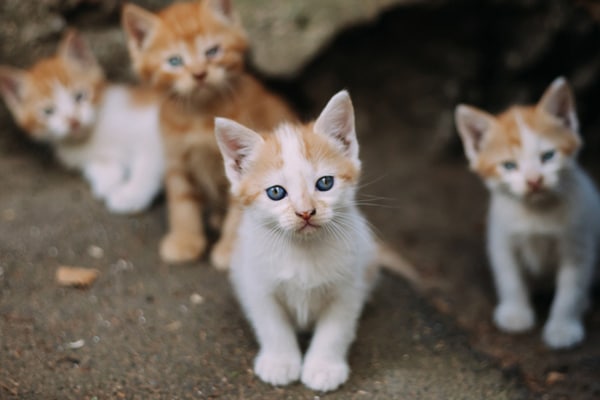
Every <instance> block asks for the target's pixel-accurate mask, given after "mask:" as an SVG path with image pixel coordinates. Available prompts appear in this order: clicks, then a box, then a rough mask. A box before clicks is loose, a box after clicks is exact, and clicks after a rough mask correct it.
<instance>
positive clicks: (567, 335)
mask: <svg viewBox="0 0 600 400" xmlns="http://www.w3.org/2000/svg"><path fill="white" fill-rule="evenodd" d="M584 337H585V329H584V328H583V324H582V323H581V321H576V320H559V319H555V320H550V321H548V322H547V323H546V325H545V326H544V333H543V339H544V342H545V343H546V344H547V345H548V346H549V347H551V348H553V349H562V348H567V347H573V346H575V345H576V344H578V343H579V342H581V341H582V340H583V338H584Z"/></svg>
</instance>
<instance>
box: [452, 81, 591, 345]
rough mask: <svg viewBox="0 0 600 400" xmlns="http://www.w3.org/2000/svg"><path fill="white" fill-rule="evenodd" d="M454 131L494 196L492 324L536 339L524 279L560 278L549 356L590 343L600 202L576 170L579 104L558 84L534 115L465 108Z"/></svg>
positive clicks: (522, 109)
mask: <svg viewBox="0 0 600 400" xmlns="http://www.w3.org/2000/svg"><path fill="white" fill-rule="evenodd" d="M456 125H457V128H458V131H459V133H460V136H461V138H462V141H463V144H464V148H465V153H466V155H467V158H468V159H469V162H470V166H471V169H472V170H473V171H475V172H476V173H477V174H479V175H480V176H481V178H482V179H483V180H484V182H485V184H486V185H487V187H488V189H489V190H490V194H491V203H490V209H489V215H488V235H487V236H488V237H487V242H488V254H489V258H490V264H491V267H492V272H493V275H494V279H495V283H496V289H497V294H498V301H499V303H498V305H497V307H496V309H495V311H494V322H495V323H496V325H497V326H498V327H499V328H500V329H501V330H503V331H506V332H521V331H526V330H529V329H531V328H532V327H533V325H534V323H535V314H534V310H533V308H532V306H531V303H530V299H529V291H528V287H527V282H526V281H525V276H526V275H528V276H534V277H542V276H549V277H551V278H553V280H554V281H555V285H556V292H555V294H554V299H553V302H552V306H551V309H550V314H549V317H548V320H547V321H546V324H545V325H544V330H543V339H544V342H545V343H546V344H547V345H548V346H549V347H551V348H555V349H557V348H565V347H571V346H573V345H576V344H577V343H579V342H581V341H582V340H583V338H584V336H585V331H584V327H583V321H582V318H583V314H584V311H585V310H586V307H587V306H588V302H589V298H588V297H589V291H590V286H591V283H592V279H593V276H594V269H595V263H596V260H597V258H596V255H597V250H598V247H597V246H598V240H599V239H600V212H599V210H600V197H599V195H598V192H597V190H596V188H595V186H594V184H593V183H592V181H591V179H590V178H589V177H588V175H587V174H586V173H585V172H584V171H583V170H582V169H581V167H580V166H579V165H578V163H577V161H576V157H577V153H578V151H579V149H580V147H581V137H580V135H579V129H578V121H577V115H576V110H575V101H574V97H573V94H572V92H571V89H570V87H569V85H568V83H567V81H566V80H565V79H564V78H558V79H556V80H555V81H554V82H553V83H552V84H551V85H550V87H549V88H548V89H547V90H546V92H545V93H544V95H543V96H542V98H541V100H540V101H539V103H538V104H537V105H535V106H515V107H512V108H510V109H508V110H507V111H505V112H504V113H502V114H500V115H498V116H493V115H491V114H488V113H486V112H484V111H481V110H478V109H476V108H474V107H471V106H466V105H459V106H458V107H457V109H456Z"/></svg>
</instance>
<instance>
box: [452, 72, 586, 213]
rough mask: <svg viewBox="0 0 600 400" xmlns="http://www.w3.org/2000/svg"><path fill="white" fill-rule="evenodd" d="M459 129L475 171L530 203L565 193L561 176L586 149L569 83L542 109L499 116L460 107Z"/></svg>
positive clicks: (556, 87) (554, 89) (555, 88)
mask: <svg viewBox="0 0 600 400" xmlns="http://www.w3.org/2000/svg"><path fill="white" fill-rule="evenodd" d="M456 126H457V128H458V131H459V133H460V136H461V138H462V141H463V145H464V149H465V153H466V155H467V158H468V159H469V162H470V166H471V169H472V170H474V171H475V172H477V173H478V174H479V175H480V176H481V177H482V178H483V179H484V180H485V182H486V184H487V185H488V187H490V189H493V190H501V191H503V192H505V193H509V194H511V195H513V196H516V197H517V198H521V199H526V200H532V201H535V200H536V199H542V198H545V197H547V195H549V194H550V195H551V194H553V193H558V192H560V186H561V176H562V174H563V172H564V171H566V170H568V169H569V168H570V166H571V165H573V163H574V160H575V157H576V156H577V152H578V150H579V148H580V147H581V138H580V136H579V133H578V121H577V115H576V111H575V101H574V97H573V93H572V92H571V89H570V87H569V84H568V83H567V81H566V80H565V79H564V78H557V79H556V80H555V81H554V82H553V83H552V84H551V85H550V87H549V88H548V89H547V90H546V92H545V93H544V95H543V96H542V98H541V100H540V101H539V102H538V104H536V105H534V106H516V107H512V108H510V109H508V110H507V111H505V112H504V113H502V114H500V115H498V116H493V115H491V114H488V113H486V112H485V111H482V110H478V109H476V108H475V107H471V106H466V105H459V106H458V107H457V108H456Z"/></svg>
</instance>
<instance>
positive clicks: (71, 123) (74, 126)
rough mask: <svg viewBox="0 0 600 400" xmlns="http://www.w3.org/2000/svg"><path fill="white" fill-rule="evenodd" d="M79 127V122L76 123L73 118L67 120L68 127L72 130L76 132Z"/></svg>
mask: <svg viewBox="0 0 600 400" xmlns="http://www.w3.org/2000/svg"><path fill="white" fill-rule="evenodd" d="M80 125H81V124H80V123H79V121H78V120H77V119H75V118H69V127H70V128H71V129H72V130H77V129H79V126H80Z"/></svg>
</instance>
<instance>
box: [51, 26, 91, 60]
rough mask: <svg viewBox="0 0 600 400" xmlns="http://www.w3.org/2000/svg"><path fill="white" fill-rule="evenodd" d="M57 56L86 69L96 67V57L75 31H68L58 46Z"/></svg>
mask: <svg viewBox="0 0 600 400" xmlns="http://www.w3.org/2000/svg"><path fill="white" fill-rule="evenodd" d="M58 54H59V55H60V56H61V57H62V58H63V59H65V60H67V61H69V62H71V63H73V64H75V65H77V66H79V67H81V68H82V69H88V68H93V67H97V66H98V62H97V61H96V57H95V56H94V53H93V52H92V50H91V49H90V47H89V45H88V44H87V42H86V41H85V40H84V39H83V37H81V35H80V34H79V32H77V31H76V30H75V29H69V30H68V31H67V33H66V35H65V37H64V38H63V40H62V41H61V43H60V45H59V50H58Z"/></svg>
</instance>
